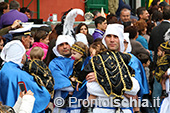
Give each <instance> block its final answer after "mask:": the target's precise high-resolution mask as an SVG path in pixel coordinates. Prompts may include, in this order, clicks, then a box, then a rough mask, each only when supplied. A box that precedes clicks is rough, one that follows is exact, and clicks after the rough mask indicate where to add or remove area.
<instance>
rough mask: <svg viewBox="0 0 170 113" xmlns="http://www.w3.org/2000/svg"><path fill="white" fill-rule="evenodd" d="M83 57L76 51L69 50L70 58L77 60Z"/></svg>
mask: <svg viewBox="0 0 170 113" xmlns="http://www.w3.org/2000/svg"><path fill="white" fill-rule="evenodd" d="M82 56H83V55H82V54H80V53H78V52H77V51H74V50H71V57H74V59H75V60H79V59H80V58H81V57H82Z"/></svg>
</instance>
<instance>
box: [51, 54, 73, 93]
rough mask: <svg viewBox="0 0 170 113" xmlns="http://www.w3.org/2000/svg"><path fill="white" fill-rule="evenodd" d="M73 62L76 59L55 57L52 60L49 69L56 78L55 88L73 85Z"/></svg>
mask: <svg viewBox="0 0 170 113" xmlns="http://www.w3.org/2000/svg"><path fill="white" fill-rule="evenodd" d="M73 63H74V60H71V59H70V58H63V57H58V58H54V59H53V60H52V61H51V62H50V64H49V69H50V71H51V73H52V75H53V77H54V80H55V85H54V90H59V89H62V88H65V87H69V86H71V82H70V80H69V76H70V75H71V74H72V72H73Z"/></svg>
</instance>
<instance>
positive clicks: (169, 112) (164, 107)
mask: <svg viewBox="0 0 170 113" xmlns="http://www.w3.org/2000/svg"><path fill="white" fill-rule="evenodd" d="M167 75H168V76H169V75H170V68H169V69H168V70H167ZM169 84H170V82H169V79H167V80H166V82H165V85H166V93H167V94H168V97H166V98H164V100H163V101H162V104H161V106H160V112H159V113H170V90H169V89H170V86H169Z"/></svg>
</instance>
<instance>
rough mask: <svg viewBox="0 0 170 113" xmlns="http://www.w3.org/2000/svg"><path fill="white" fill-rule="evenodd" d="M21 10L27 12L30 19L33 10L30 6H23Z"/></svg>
mask: <svg viewBox="0 0 170 113" xmlns="http://www.w3.org/2000/svg"><path fill="white" fill-rule="evenodd" d="M20 12H22V13H24V14H26V15H27V17H28V18H29V19H30V18H31V11H30V9H28V7H22V8H21V9H20Z"/></svg>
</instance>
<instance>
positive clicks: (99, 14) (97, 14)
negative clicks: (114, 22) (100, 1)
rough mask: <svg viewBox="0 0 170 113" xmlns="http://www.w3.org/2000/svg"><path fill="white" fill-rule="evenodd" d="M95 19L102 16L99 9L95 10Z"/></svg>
mask: <svg viewBox="0 0 170 113" xmlns="http://www.w3.org/2000/svg"><path fill="white" fill-rule="evenodd" d="M93 16H94V17H93V20H95V19H96V18H97V17H99V16H102V15H101V13H100V12H99V11H93Z"/></svg>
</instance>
